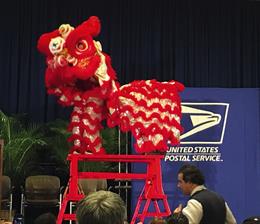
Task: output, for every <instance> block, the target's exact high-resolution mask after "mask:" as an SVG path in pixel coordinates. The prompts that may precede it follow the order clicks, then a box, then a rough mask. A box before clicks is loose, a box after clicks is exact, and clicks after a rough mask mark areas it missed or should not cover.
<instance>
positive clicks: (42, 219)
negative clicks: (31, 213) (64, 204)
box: [33, 212, 56, 224]
mask: <svg viewBox="0 0 260 224" xmlns="http://www.w3.org/2000/svg"><path fill="white" fill-rule="evenodd" d="M33 223H34V224H55V223H56V217H55V215H53V214H52V213H50V212H48V213H44V214H41V215H40V216H38V217H37V218H36V219H35V220H34V222H33Z"/></svg>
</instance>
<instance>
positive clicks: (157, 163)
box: [57, 154, 171, 224]
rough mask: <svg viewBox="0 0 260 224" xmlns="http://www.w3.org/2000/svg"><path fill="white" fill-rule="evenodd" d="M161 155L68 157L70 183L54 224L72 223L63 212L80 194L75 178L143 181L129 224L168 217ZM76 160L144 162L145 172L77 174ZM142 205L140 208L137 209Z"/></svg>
mask: <svg viewBox="0 0 260 224" xmlns="http://www.w3.org/2000/svg"><path fill="white" fill-rule="evenodd" d="M163 158H164V156H163V155H77V154H70V155H69V156H68V158H67V159H68V160H69V161H70V180H69V184H68V192H67V193H65V195H64V199H63V201H62V204H61V209H60V211H59V215H58V218H57V224H62V221H63V220H76V215H75V214H65V210H66V207H67V204H68V202H69V201H73V202H77V201H79V200H81V199H82V198H83V197H84V195H83V194H82V193H80V192H79V190H78V179H79V178H80V179H82V178H96V179H98V178H101V179H127V180H129V179H143V180H145V184H144V188H143V190H142V192H141V194H140V196H139V197H138V201H137V205H136V208H135V212H134V215H133V218H132V220H131V224H135V223H136V221H137V219H138V220H139V221H141V222H143V221H144V219H145V218H146V217H151V216H157V217H162V216H168V215H170V214H171V211H170V208H169V204H168V201H167V196H166V195H165V194H164V191H163V187H162V173H161V159H163ZM79 161H99V162H101V161H102V162H103V161H106V162H139V163H147V169H146V173H111V172H79V171H78V162H79ZM159 200H162V202H163V205H164V208H165V211H163V212H162V211H160V208H159V205H158V201H159ZM142 202H144V207H143V209H142V211H140V210H141V205H142ZM151 202H153V205H154V208H155V211H154V212H149V211H148V210H149V207H150V204H151Z"/></svg>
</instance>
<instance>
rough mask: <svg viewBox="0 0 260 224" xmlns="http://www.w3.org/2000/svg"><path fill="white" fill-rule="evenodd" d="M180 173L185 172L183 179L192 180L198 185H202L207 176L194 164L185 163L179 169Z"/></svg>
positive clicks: (191, 181)
mask: <svg viewBox="0 0 260 224" xmlns="http://www.w3.org/2000/svg"><path fill="white" fill-rule="evenodd" d="M178 173H182V174H183V180H184V181H185V182H186V183H187V182H190V183H193V184H198V185H202V184H204V183H205V178H204V175H203V173H202V172H201V171H200V169H199V168H197V167H196V166H194V165H191V164H185V165H183V166H182V167H181V168H180V169H179V171H178Z"/></svg>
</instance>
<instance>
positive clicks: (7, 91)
mask: <svg viewBox="0 0 260 224" xmlns="http://www.w3.org/2000/svg"><path fill="white" fill-rule="evenodd" d="M91 15H97V16H99V17H100V19H101V22H102V30H101V34H100V35H99V37H97V38H96V39H98V40H100V41H101V43H102V45H103V50H104V51H105V52H106V53H108V54H109V55H110V56H111V58H112V63H113V67H114V68H115V70H116V71H117V75H118V79H119V81H120V82H121V84H125V83H128V82H131V81H133V80H135V79H158V80H160V81H167V80H172V79H174V80H177V81H180V82H182V83H183V84H184V85H185V86H187V87H225V88H226V87H228V88H236V87H240V88H241V87H245V88H252V87H260V82H259V74H258V73H259V69H260V67H259V66H260V55H259V53H260V52H259V50H260V1H258V0H244V1H231V0H214V1H213V0H212V1H211V0H208V1H201V0H200V1H199V0H198V1H197V0H161V1H154V0H149V1H148V0H110V1H108V0H94V1H89V0H74V1H64V0H63V1H61V0H17V1H14V0H9V1H5V4H3V3H1V8H0V25H1V39H0V40H1V41H0V49H1V51H0V94H1V97H0V110H2V111H3V112H5V113H7V114H12V113H26V114H28V115H29V116H30V117H31V118H32V119H33V120H35V121H38V122H45V121H49V120H53V119H55V118H58V117H60V118H66V119H67V118H68V115H69V113H70V109H68V108H66V109H65V108H62V107H61V106H59V105H57V103H56V99H55V98H54V97H53V96H47V95H46V90H45V86H44V70H45V60H44V57H43V56H42V55H40V54H39V53H38V52H37V49H36V44H37V39H38V38H39V36H40V35H41V34H43V33H45V32H49V31H52V30H54V29H56V28H58V27H59V25H61V24H63V23H69V24H71V25H72V26H77V25H79V24H80V23H82V22H83V21H84V20H86V19H87V18H88V17H89V16H91Z"/></svg>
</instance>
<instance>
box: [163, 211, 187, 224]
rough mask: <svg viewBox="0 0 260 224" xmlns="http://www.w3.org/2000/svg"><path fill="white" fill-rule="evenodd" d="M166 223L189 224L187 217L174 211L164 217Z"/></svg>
mask: <svg viewBox="0 0 260 224" xmlns="http://www.w3.org/2000/svg"><path fill="white" fill-rule="evenodd" d="M166 223H167V224H189V220H188V218H187V217H186V216H185V215H183V214H182V213H181V212H180V213H174V214H172V215H170V216H168V217H167V219H166Z"/></svg>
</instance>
